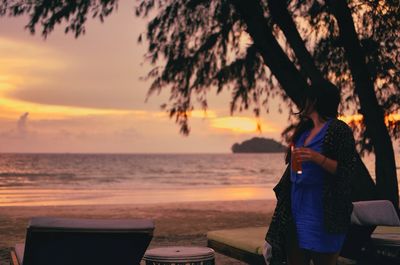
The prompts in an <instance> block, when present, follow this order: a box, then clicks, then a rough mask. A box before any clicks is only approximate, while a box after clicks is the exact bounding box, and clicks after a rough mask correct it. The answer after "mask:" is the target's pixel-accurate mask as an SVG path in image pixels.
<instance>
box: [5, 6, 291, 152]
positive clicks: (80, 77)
mask: <svg viewBox="0 0 400 265" xmlns="http://www.w3.org/2000/svg"><path fill="white" fill-rule="evenodd" d="M126 3H127V2H121V3H120V4H119V8H118V11H117V12H116V13H114V14H113V15H111V16H110V17H108V18H107V19H106V21H105V23H104V24H101V23H100V22H99V21H97V20H95V21H89V23H88V24H87V26H86V34H85V35H83V36H81V37H80V38H78V39H75V38H74V37H73V36H72V35H71V34H68V35H65V34H64V33H63V28H56V30H55V31H54V32H53V33H52V34H51V35H50V36H49V37H48V39H47V40H43V38H42V37H41V36H40V34H36V35H34V36H32V35H30V34H29V32H28V31H27V30H25V29H24V25H26V23H27V21H28V19H27V17H21V18H1V23H0V135H1V137H0V151H1V152H129V153H182V152H184V153H203V152H218V153H226V152H230V147H231V145H232V144H233V143H234V142H238V141H243V140H245V139H248V138H251V137H253V136H263V137H268V138H274V139H276V140H278V141H279V140H280V132H281V131H282V129H283V128H284V127H285V126H286V125H287V112H285V111H284V112H283V114H279V113H278V111H277V110H276V109H277V106H278V103H279V99H275V101H273V102H271V105H270V110H271V111H270V113H269V114H266V113H263V114H262V117H261V123H262V130H263V131H262V133H261V134H259V133H258V132H257V131H256V122H255V119H253V116H252V113H251V112H247V113H237V114H236V115H235V116H234V117H231V116H230V115H229V101H230V94H229V92H225V93H223V94H220V95H218V96H216V94H215V93H210V94H209V97H208V99H209V111H208V113H207V116H206V117H205V116H204V114H203V113H202V112H201V111H196V112H194V113H193V114H192V117H191V119H190V125H191V134H190V135H189V136H188V137H185V136H183V135H181V134H179V127H178V125H176V124H175V122H174V120H171V119H169V118H168V116H167V115H166V114H165V113H164V112H163V111H161V110H160V107H159V106H160V105H161V104H162V103H164V102H165V101H166V99H167V98H168V96H169V95H168V91H164V93H162V94H160V95H153V96H152V97H151V98H150V100H149V101H148V102H147V103H146V102H145V98H146V93H147V90H148V87H149V84H150V82H149V81H146V82H145V81H142V80H139V78H140V77H141V76H144V75H145V74H146V73H147V72H148V71H149V69H150V65H149V63H147V62H144V60H143V55H144V54H145V51H146V48H147V47H146V44H141V45H140V44H138V43H137V41H136V40H137V37H138V35H139V34H140V33H141V32H144V31H145V28H146V21H145V20H143V19H138V18H136V17H135V16H134V9H133V7H134V2H131V5H127V4H126ZM143 62H144V63H143Z"/></svg>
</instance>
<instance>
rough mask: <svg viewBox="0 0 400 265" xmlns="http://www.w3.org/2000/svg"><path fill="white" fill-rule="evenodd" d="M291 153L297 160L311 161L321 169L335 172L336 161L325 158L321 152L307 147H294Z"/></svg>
mask: <svg viewBox="0 0 400 265" xmlns="http://www.w3.org/2000/svg"><path fill="white" fill-rule="evenodd" d="M293 154H294V155H295V157H296V160H297V162H304V161H312V162H314V163H316V164H318V165H320V166H321V167H322V168H323V169H325V170H326V171H328V172H329V173H331V174H335V173H336V169H337V161H336V160H333V159H330V158H327V157H326V156H324V155H323V154H320V153H318V152H315V151H314V150H312V149H310V148H307V147H299V148H294V150H293Z"/></svg>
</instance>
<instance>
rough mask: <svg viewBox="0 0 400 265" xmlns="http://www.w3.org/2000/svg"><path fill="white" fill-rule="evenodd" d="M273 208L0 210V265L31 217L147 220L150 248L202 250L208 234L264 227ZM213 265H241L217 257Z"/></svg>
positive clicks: (223, 204)
mask: <svg viewBox="0 0 400 265" xmlns="http://www.w3.org/2000/svg"><path fill="white" fill-rule="evenodd" d="M274 207H275V201H274V200H247V201H214V202H181V203H165V204H160V203H159V204H141V205H139V204H138V205H86V206H85V205H80V206H18V207H16V206H15V207H0V264H8V259H9V256H8V252H9V249H10V247H12V246H14V245H15V243H17V242H23V241H24V238H25V229H26V226H27V224H28V220H29V219H30V218H31V217H33V216H62V217H77V218H113V219H118V218H150V219H153V220H154V221H155V224H156V230H155V234H154V238H153V240H152V242H151V244H150V248H152V247H157V246H176V245H184V246H206V244H207V240H206V233H207V232H208V231H212V230H217V229H231V228H241V227H249V226H267V225H268V224H269V222H270V220H271V216H272V212H273V209H274ZM178 223H179V225H177V224H178ZM216 264H219V265H225V264H226V265H227V264H244V263H242V262H239V261H237V260H234V259H230V258H228V257H225V256H223V255H220V254H217V255H216Z"/></svg>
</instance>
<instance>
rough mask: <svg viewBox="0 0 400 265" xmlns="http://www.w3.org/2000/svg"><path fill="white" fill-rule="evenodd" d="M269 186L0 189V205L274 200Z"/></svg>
mask: <svg viewBox="0 0 400 265" xmlns="http://www.w3.org/2000/svg"><path fill="white" fill-rule="evenodd" d="M274 198H275V197H274V194H273V191H272V189H271V187H251V186H243V187H217V188H196V189H159V190H158V189H142V190H136V191H131V190H117V189H114V190H113V189H104V190H84V189H0V207H1V206H61V205H116V204H149V203H170V202H194V201H236V200H262V199H274Z"/></svg>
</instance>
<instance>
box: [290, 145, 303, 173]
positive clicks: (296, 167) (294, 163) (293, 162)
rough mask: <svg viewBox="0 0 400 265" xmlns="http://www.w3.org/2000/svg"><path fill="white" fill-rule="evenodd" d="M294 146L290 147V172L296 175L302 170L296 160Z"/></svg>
mask: <svg viewBox="0 0 400 265" xmlns="http://www.w3.org/2000/svg"><path fill="white" fill-rule="evenodd" d="M293 151H294V145H291V146H290V153H291V165H292V171H293V172H296V173H297V174H301V173H303V170H302V168H301V162H298V161H297V159H296V155H295V154H294V152H293Z"/></svg>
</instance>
